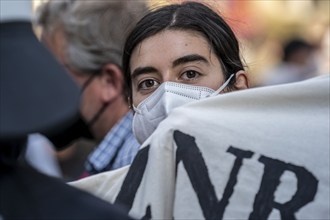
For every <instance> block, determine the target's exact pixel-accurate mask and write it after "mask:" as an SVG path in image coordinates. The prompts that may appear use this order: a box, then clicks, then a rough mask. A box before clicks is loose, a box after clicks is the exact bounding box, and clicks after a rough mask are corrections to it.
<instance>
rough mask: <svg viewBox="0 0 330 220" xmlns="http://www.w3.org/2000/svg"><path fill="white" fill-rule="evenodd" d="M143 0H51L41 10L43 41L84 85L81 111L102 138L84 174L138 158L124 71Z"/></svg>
mask: <svg viewBox="0 0 330 220" xmlns="http://www.w3.org/2000/svg"><path fill="white" fill-rule="evenodd" d="M146 9H147V8H146V5H145V3H144V2H143V1H96V2H94V1H55V0H54V1H53V0H51V1H49V2H47V3H45V4H44V5H41V7H39V9H38V11H37V19H36V20H37V24H38V25H39V26H40V27H41V29H42V34H41V40H42V41H43V42H44V43H45V44H46V45H47V47H48V48H49V49H50V50H51V51H52V52H53V53H54V55H55V56H56V57H57V59H58V60H59V62H60V63H61V64H62V65H63V66H64V67H65V68H66V69H67V71H68V72H69V73H70V75H71V76H72V77H73V78H74V79H75V80H76V82H77V83H78V84H79V85H80V86H81V90H82V102H81V109H80V110H81V114H82V117H83V119H84V121H85V122H86V124H87V125H88V127H89V129H90V130H91V132H92V134H93V136H94V137H95V139H96V141H97V142H98V146H97V147H95V149H94V150H93V152H91V153H90V155H89V156H88V159H87V161H86V163H85V172H84V173H83V174H82V177H84V176H88V175H92V174H97V173H100V172H103V171H107V170H112V169H117V168H120V167H122V166H125V165H128V164H130V163H131V162H132V160H133V158H134V156H135V155H136V153H137V151H138V150H139V147H140V145H139V144H138V143H137V141H136V139H135V137H134V135H133V133H132V125H131V124H132V117H133V115H132V112H131V111H130V110H129V107H128V103H127V99H126V94H125V92H124V84H125V82H124V78H123V73H122V69H121V58H122V48H123V45H124V40H125V36H126V33H127V32H128V30H129V28H130V26H131V25H133V24H134V23H135V22H136V21H137V20H138V19H139V17H140V16H141V15H142V14H143V12H145V11H146Z"/></svg>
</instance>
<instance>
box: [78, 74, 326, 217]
mask: <svg viewBox="0 0 330 220" xmlns="http://www.w3.org/2000/svg"><path fill="white" fill-rule="evenodd" d="M329 89H330V82H329V76H322V77H317V78H314V79H312V80H307V81H303V82H299V83H293V84H286V85H278V86H272V87H263V88H255V89H249V90H245V91H239V92H233V93H228V94H224V95H218V96H216V97H212V98H208V99H205V100H202V101H198V102H195V103H191V104H188V105H185V106H182V107H180V108H177V109H175V110H174V111H173V113H171V115H170V116H169V117H168V118H167V119H166V120H164V121H163V122H162V123H161V124H160V125H159V127H158V128H157V130H156V131H155V132H154V134H153V135H152V136H151V137H150V138H149V139H148V140H147V141H146V142H145V143H144V144H143V146H142V147H141V150H140V151H139V153H138V155H137V157H136V159H135V160H134V162H133V164H132V165H131V166H127V167H124V168H122V169H119V170H116V171H110V172H106V173H101V174H98V175H95V176H92V177H89V178H86V179H82V180H80V181H77V182H73V183H71V184H72V185H74V186H76V187H79V188H82V189H84V190H87V191H89V192H91V193H93V194H95V195H97V196H99V197H101V198H103V199H105V200H107V201H109V202H112V203H121V204H124V205H126V206H127V207H128V208H129V210H130V211H129V214H131V215H132V216H133V217H136V218H139V219H141V218H143V217H145V218H150V219H251V220H252V219H253V220H254V219H258V220H263V219H304V220H305V219H329V218H330V214H329V207H330V202H329V200H330V199H329V195H330V192H329V185H330V182H329V179H330V176H329V169H330V165H329V148H330V146H329V145H330V140H329V134H330V132H329V123H330V118H329V111H330V110H329Z"/></svg>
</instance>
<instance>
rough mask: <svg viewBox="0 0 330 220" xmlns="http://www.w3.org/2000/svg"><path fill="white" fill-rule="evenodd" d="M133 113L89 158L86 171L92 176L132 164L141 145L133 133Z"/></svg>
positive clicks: (115, 127)
mask: <svg viewBox="0 0 330 220" xmlns="http://www.w3.org/2000/svg"><path fill="white" fill-rule="evenodd" d="M132 120H133V114H132V112H128V113H127V114H126V115H125V116H124V117H123V118H122V119H121V120H120V121H119V122H118V123H117V124H116V125H115V126H114V127H113V128H112V129H111V130H110V131H109V132H108V133H107V135H106V136H105V137H104V139H103V140H102V142H101V143H100V144H99V145H98V146H97V147H96V148H95V150H94V151H93V152H92V153H91V154H90V155H89V156H88V159H87V161H86V163H85V169H86V171H87V172H88V173H89V174H90V175H92V174H97V173H100V172H104V171H108V170H114V169H117V168H120V167H123V166H126V165H129V164H131V163H132V161H133V159H134V157H135V155H136V153H137V152H138V150H139V148H140V144H139V143H138V142H137V140H136V139H135V137H134V134H133V131H132Z"/></svg>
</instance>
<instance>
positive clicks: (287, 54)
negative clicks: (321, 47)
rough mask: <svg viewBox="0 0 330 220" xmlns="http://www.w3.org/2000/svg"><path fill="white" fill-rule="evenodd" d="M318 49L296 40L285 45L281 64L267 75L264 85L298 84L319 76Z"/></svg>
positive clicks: (291, 40) (303, 41)
mask: <svg viewBox="0 0 330 220" xmlns="http://www.w3.org/2000/svg"><path fill="white" fill-rule="evenodd" d="M315 51H316V48H315V47H314V46H313V45H312V44H309V43H308V42H306V41H305V40H302V39H298V38H294V39H290V40H289V41H287V42H286V43H285V44H284V45H283V53H282V54H283V55H282V59H281V62H280V63H278V64H277V65H276V66H275V67H273V68H272V69H270V70H269V71H267V72H266V73H265V75H266V76H265V81H264V85H276V84H283V83H292V82H298V81H301V80H305V79H309V78H312V77H314V76H316V75H317V73H318V68H317V60H316V53H315Z"/></svg>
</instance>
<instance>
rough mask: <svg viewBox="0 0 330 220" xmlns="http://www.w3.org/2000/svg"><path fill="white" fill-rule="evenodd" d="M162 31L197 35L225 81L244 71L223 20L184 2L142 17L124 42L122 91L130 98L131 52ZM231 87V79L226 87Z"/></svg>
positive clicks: (206, 10) (233, 40) (232, 35)
mask: <svg viewBox="0 0 330 220" xmlns="http://www.w3.org/2000/svg"><path fill="white" fill-rule="evenodd" d="M163 30H192V31H196V32H199V33H201V34H202V35H203V36H204V37H205V38H206V40H207V41H208V42H209V44H210V46H211V49H212V50H213V51H214V53H215V54H216V56H217V57H218V59H219V61H220V63H221V67H222V70H223V73H224V75H225V78H226V79H228V78H229V76H230V75H231V74H232V73H236V72H237V71H239V70H244V67H243V63H242V61H241V59H240V51H239V43H238V41H237V39H236V36H235V34H234V32H233V31H232V30H231V28H230V27H229V25H228V24H227V23H226V22H225V21H224V19H223V18H222V17H221V16H219V15H218V14H217V13H216V12H215V11H213V10H211V9H210V8H209V7H207V6H206V5H203V4H201V3H197V2H185V3H182V4H173V5H168V6H164V7H161V8H159V9H157V10H155V11H151V12H150V13H148V14H147V15H146V16H144V17H143V18H142V19H141V20H140V21H139V22H138V23H137V25H136V26H135V28H134V29H133V30H132V31H131V33H130V34H129V36H128V38H127V39H126V43H125V47H124V54H123V71H124V74H125V81H126V83H127V87H126V91H127V95H128V97H130V98H131V95H132V88H131V73H130V72H131V70H130V67H129V63H130V58H131V54H132V52H133V50H134V48H135V47H136V46H137V45H138V44H139V43H140V42H142V41H143V40H144V39H146V38H148V37H150V36H153V35H155V34H157V33H159V32H161V31H163ZM234 84H235V77H234V78H233V80H232V81H231V83H230V85H231V87H233V85H234Z"/></svg>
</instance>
